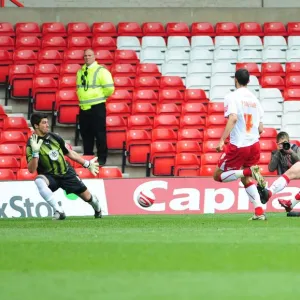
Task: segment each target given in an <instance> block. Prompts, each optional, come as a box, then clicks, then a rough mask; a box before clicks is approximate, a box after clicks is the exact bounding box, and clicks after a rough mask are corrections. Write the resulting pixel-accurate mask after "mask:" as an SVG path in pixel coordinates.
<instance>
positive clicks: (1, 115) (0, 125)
mask: <svg viewBox="0 0 300 300" xmlns="http://www.w3.org/2000/svg"><path fill="white" fill-rule="evenodd" d="M6 118H7V114H6V113H5V110H4V108H3V106H2V105H1V104H0V132H1V131H2V129H3V122H4V119H6ZM0 134H1V133H0Z"/></svg>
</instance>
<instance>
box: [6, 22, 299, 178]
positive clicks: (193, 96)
mask: <svg viewBox="0 0 300 300" xmlns="http://www.w3.org/2000/svg"><path fill="white" fill-rule="evenodd" d="M298 25H299V23H296V22H290V23H288V24H286V25H285V24H283V23H281V22H266V23H264V24H259V23H255V22H242V23H240V24H236V23H234V22H219V23H216V24H212V23H209V22H198V23H192V24H187V23H184V22H177V23H175V22H172V23H167V24H162V23H160V22H146V23H143V24H139V23H136V22H120V23H118V24H113V23H111V22H102V23H93V24H91V25H89V24H88V23H85V22H76V23H75V22H73V23H68V24H63V23H60V22H52V23H43V24H38V23H34V22H28V23H16V24H11V23H8V22H3V23H0V28H1V31H0V47H1V50H0V84H1V85H2V86H4V88H5V95H6V96H5V105H7V104H8V103H9V102H10V101H11V99H14V100H18V101H24V102H25V103H28V115H30V113H31V112H33V111H44V112H47V113H49V114H50V115H51V116H52V128H53V129H55V128H59V127H61V126H69V127H71V128H73V129H74V128H76V137H77V138H76V139H75V146H78V143H79V138H78V125H76V123H77V115H78V105H77V101H78V100H77V95H76V89H75V88H76V77H75V75H76V72H77V70H78V69H79V68H80V64H82V63H83V49H85V48H93V49H94V50H95V54H96V57H97V61H98V62H99V63H101V64H103V65H104V66H105V67H106V68H108V69H110V70H111V72H112V74H113V76H114V81H115V87H116V91H115V93H114V95H112V96H111V97H110V98H109V99H108V100H107V137H108V148H109V150H110V152H111V153H114V152H113V151H119V157H122V163H118V165H117V167H115V168H113V167H109V166H108V167H105V168H102V169H101V172H100V174H99V177H100V178H104V177H120V176H122V173H121V172H120V170H119V167H121V166H122V171H123V172H124V171H125V168H126V167H128V166H134V165H137V166H143V168H146V172H147V174H148V175H152V176H211V174H212V172H213V169H214V165H215V164H216V162H217V159H218V157H219V154H216V153H213V152H214V147H215V143H216V140H217V139H218V138H219V137H220V132H221V131H222V128H223V127H224V124H225V119H224V117H223V112H224V106H223V105H222V101H223V98H224V96H225V94H226V93H228V92H230V91H232V90H234V81H233V76H234V72H235V70H236V69H238V68H242V67H243V68H247V69H248V70H249V72H250V74H251V78H250V83H249V89H251V90H252V91H253V92H254V93H255V94H256V95H257V97H258V98H259V99H260V101H261V103H262V106H263V108H264V110H265V112H266V116H265V121H264V122H265V126H266V129H265V131H264V133H263V134H262V137H261V145H262V149H263V153H262V157H261V170H262V172H263V174H265V175H270V173H269V172H268V170H267V166H266V165H267V163H268V159H269V153H270V151H271V150H273V149H274V148H275V146H276V145H274V143H273V142H271V140H272V141H274V138H275V136H276V132H277V131H278V130H281V129H283V130H286V131H288V132H289V133H290V134H291V138H292V139H294V140H296V141H297V140H299V139H300V136H299V133H298V131H297V129H296V128H298V127H299V121H298V119H299V118H298V117H297V113H295V110H298V111H299V105H298V103H300V102H299V101H300V54H299V53H300V33H299V30H298ZM27 123H28V122H27V120H26V119H25V118H22V117H12V116H10V115H9V114H6V112H5V110H4V109H3V107H1V110H0V130H1V138H0V156H1V158H0V160H1V166H0V168H1V177H0V178H1V180H7V178H14V179H17V180H28V179H29V178H31V177H30V176H29V175H28V174H27V173H26V172H25V171H24V170H23V169H25V168H26V166H24V146H25V142H26V138H27V137H28V135H29V134H31V130H30V128H29V127H28V125H27ZM5 149H6V150H7V149H10V150H9V151H11V153H12V155H11V156H10V155H8V154H9V151H8V152H7V151H6V150H5ZM2 150H3V151H2ZM15 151H16V152H15ZM120 151H121V152H122V154H121V152H120ZM13 153H14V154H13ZM117 153H118V152H117ZM22 162H23V164H22ZM7 168H9V169H10V170H11V171H12V172H13V173H12V172H10V171H6V170H7ZM76 169H77V170H78V172H79V173H80V175H81V176H82V177H83V178H90V177H89V174H88V173H86V172H85V170H84V169H81V168H80V166H77V167H76ZM2 170H3V172H2Z"/></svg>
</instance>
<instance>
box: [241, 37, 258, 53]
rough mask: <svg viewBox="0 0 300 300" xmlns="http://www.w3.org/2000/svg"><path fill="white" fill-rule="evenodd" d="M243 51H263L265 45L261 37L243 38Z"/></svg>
mask: <svg viewBox="0 0 300 300" xmlns="http://www.w3.org/2000/svg"><path fill="white" fill-rule="evenodd" d="M240 49H241V50H262V49H263V44H262V41H261V39H260V37H259V36H241V37H240Z"/></svg>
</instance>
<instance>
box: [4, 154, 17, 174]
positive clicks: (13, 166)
mask: <svg viewBox="0 0 300 300" xmlns="http://www.w3.org/2000/svg"><path fill="white" fill-rule="evenodd" d="M19 168H20V166H19V163H18V161H17V159H16V158H15V157H13V156H0V169H10V170H12V171H13V172H14V173H16V172H17V170H18V169H19Z"/></svg>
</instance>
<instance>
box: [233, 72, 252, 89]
mask: <svg viewBox="0 0 300 300" xmlns="http://www.w3.org/2000/svg"><path fill="white" fill-rule="evenodd" d="M234 77H235V78H236V80H237V82H238V83H239V84H240V85H244V86H245V85H247V84H248V82H249V78H250V74H249V72H248V70H247V69H238V70H237V71H236V72H235V75H234Z"/></svg>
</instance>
